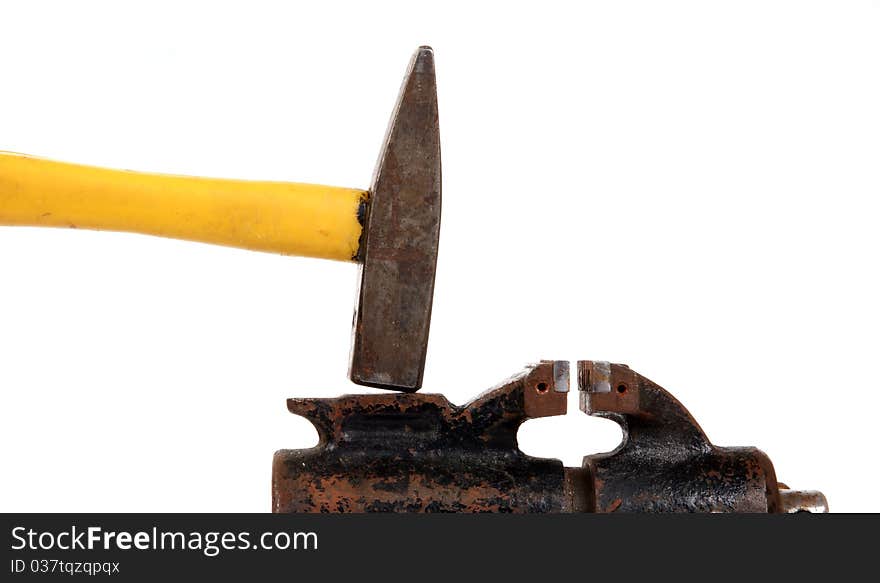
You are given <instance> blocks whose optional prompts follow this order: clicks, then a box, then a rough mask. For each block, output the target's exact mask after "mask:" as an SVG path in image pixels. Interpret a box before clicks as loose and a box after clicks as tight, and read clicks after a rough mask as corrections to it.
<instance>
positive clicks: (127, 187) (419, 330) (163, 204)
mask: <svg viewBox="0 0 880 583" xmlns="http://www.w3.org/2000/svg"><path fill="white" fill-rule="evenodd" d="M0 225H7V226H13V225H23V226H45V227H66V228H83V229H96V230H110V231H127V232H133V233H143V234H148V235H158V236H163V237H173V238H178V239H187V240H191V241H200V242H204V243H215V244H219V245H228V246H232V247H240V248H245V249H252V250H256V251H269V252H275V253H281V254H284V255H300V256H306V257H317V258H323V259H335V260H341V261H357V262H359V263H361V264H362V268H361V286H360V290H359V293H358V298H359V299H358V306H356V310H355V321H354V333H353V337H354V338H353V346H352V359H351V370H350V376H351V379H352V380H353V381H354V382H356V383H360V384H365V385H370V386H376V387H382V388H387V389H397V390H404V391H416V390H418V389H419V388H420V387H421V382H422V373H423V371H424V365H425V352H426V349H427V342H428V328H429V324H430V319H431V303H432V300H433V295H434V271H435V267H436V262H437V244H438V240H439V232H440V231H439V229H440V141H439V132H438V125H437V94H436V86H435V82H434V56H433V52H432V51H431V49H430V48H428V47H422V48H420V49H419V50H418V51H417V52H416V54H415V56H414V57H413V59H412V62H411V63H410V67H409V70H408V72H407V76H406V78H405V79H404V83H403V89H402V90H401V94H400V98H399V100H398V102H397V106H396V108H395V111H394V114H393V115H392V118H391V123H390V125H389V129H388V134H387V136H386V140H385V144H384V147H383V149H382V154H381V156H380V158H379V164H378V167H377V169H376V172H375V176H374V178H373V186H372V188H371V190H370V191H364V190H358V189H353V188H338V187H330V186H319V185H312V184H298V183H286V182H260V181H246V180H228V179H213V178H195V177H185V176H171V175H163V174H145V173H138V172H129V171H122V170H108V169H103V168H94V167H90V166H81V165H76V164H66V163H62V162H53V161H50V160H44V159H40V158H34V157H30V156H26V155H22V154H13V153H8V152H0Z"/></svg>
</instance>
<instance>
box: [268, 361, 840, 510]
mask: <svg viewBox="0 0 880 583" xmlns="http://www.w3.org/2000/svg"><path fill="white" fill-rule="evenodd" d="M568 385H569V380H568V363H567V362H564V361H544V362H542V363H540V364H538V365H535V366H534V367H531V368H529V369H527V370H526V372H524V373H522V374H520V375H518V376H516V377H513V378H512V379H510V380H508V381H506V382H505V383H502V384H501V385H499V386H498V387H497V388H495V389H492V390H490V391H488V392H486V393H484V394H483V395H481V396H480V397H478V398H477V399H475V400H474V401H472V402H471V403H469V404H468V405H465V406H463V407H457V406H455V405H452V404H450V403H449V402H448V401H447V400H446V398H445V397H443V396H442V395H431V394H427V395H415V394H388V395H349V396H346V397H340V398H338V399H290V400H289V401H288V408H289V409H290V411H292V412H293V413H296V414H298V415H302V416H304V417H306V418H308V419H309V420H310V421H311V422H312V423H313V424H314V425H315V427H316V428H317V429H318V434H319V436H320V441H319V443H318V445H317V446H316V447H314V448H312V449H307V450H282V451H279V452H277V453H276V454H275V460H274V465H273V477H272V509H273V511H274V512H520V513H523V512H603V513H607V512H761V513H764V512H771V513H788V512H827V510H828V504H827V502H826V501H825V497H824V496H823V495H822V494H821V493H819V492H813V491H793V490H790V489H789V488H788V487H787V486H786V485H785V484H781V483H779V482H777V481H776V474H775V471H774V469H773V464H772V463H771V462H770V460H769V458H768V457H767V456H766V455H765V454H764V453H763V452H761V451H760V450H758V449H755V448H753V447H717V446H715V445H713V444H712V443H710V442H709V440H708V439H707V438H706V436H705V434H704V433H703V431H702V430H701V429H700V427H699V425H698V424H697V422H696V421H695V420H694V419H693V417H691V415H690V413H688V411H687V409H685V408H684V406H683V405H681V403H679V402H678V401H677V400H676V399H675V398H674V397H673V396H672V395H670V394H669V393H668V392H666V391H665V390H664V389H663V388H661V387H660V386H658V385H656V384H655V383H653V382H652V381H650V380H648V379H647V378H645V377H643V376H641V375H639V374H638V373H635V372H633V371H632V370H630V369H629V368H628V367H626V366H625V365H620V364H611V363H607V362H592V361H581V362H579V363H578V385H579V388H580V400H581V408H582V409H583V410H584V411H585V412H587V413H589V414H591V415H597V416H601V417H607V418H609V419H612V420H614V421H616V422H617V423H618V424H620V426H621V428H622V429H623V440H622V442H621V444H620V445H619V446H618V447H617V448H616V449H615V450H614V451H612V452H609V453H603V454H597V455H590V456H587V457H585V458H584V461H583V465H582V467H579V468H565V467H563V465H562V463H561V462H560V461H558V460H553V459H538V458H533V457H530V456H528V455H526V454H524V453H522V452H521V451H520V450H519V448H518V447H517V441H516V433H517V430H518V428H519V426H520V425H521V424H522V423H523V422H524V421H525V420H526V419H529V418H534V417H544V416H552V415H561V414H563V413H565V410H566V394H567V391H568Z"/></svg>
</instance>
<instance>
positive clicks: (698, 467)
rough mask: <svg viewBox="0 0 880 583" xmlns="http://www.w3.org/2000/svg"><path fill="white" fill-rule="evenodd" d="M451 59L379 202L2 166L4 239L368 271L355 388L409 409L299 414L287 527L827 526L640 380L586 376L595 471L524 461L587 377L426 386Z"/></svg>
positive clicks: (287, 487) (420, 78)
mask: <svg viewBox="0 0 880 583" xmlns="http://www.w3.org/2000/svg"><path fill="white" fill-rule="evenodd" d="M438 125H439V124H438V115H437V92H436V81H435V73H434V57H433V51H432V50H431V49H430V48H428V47H421V48H420V49H419V50H417V51H416V53H415V55H414V57H413V59H412V60H411V62H410V65H409V68H408V71H407V74H406V76H405V78H404V82H403V86H402V89H401V92H400V96H399V98H398V101H397V105H396V106H395V109H394V112H393V114H392V117H391V122H390V124H389V127H388V133H387V135H386V138H385V142H384V145H383V148H382V153H381V155H380V157H379V163H378V165H377V167H376V171H375V175H374V177H373V182H372V186H371V188H370V189H369V190H357V189H351V188H338V187H324V186H317V185H304V184H296V183H281V182H256V181H237V180H223V179H207V178H192V177H180V176H168V175H158V174H142V173H135V172H127V171H118V170H106V169H101V168H92V167H87V166H78V165H73V164H64V163H59V162H52V161H48V160H42V159H39V158H32V157H29V156H24V155H21V154H10V153H3V152H0V225H25V226H49V227H68V228H71V227H72V228H89V229H107V230H117V231H130V232H137V233H143V234H152V235H160V236H167V237H177V238H182V239H189V240H196V241H202V242H208V243H216V244H223V245H231V246H235V247H242V248H247V249H253V250H258V251H271V252H277V253H282V254H287V255H301V256H311V257H318V258H325V259H335V260H341V261H354V262H356V263H358V264H359V265H360V270H361V277H360V287H359V291H358V303H357V306H356V310H355V317H354V331H353V343H352V352H351V360H350V369H349V377H350V378H351V380H352V381H354V382H355V383H358V384H362V385H368V386H373V387H380V388H385V389H392V390H395V391H402V392H397V393H388V394H370V395H349V396H344V397H339V398H334V399H290V400H289V401H288V408H289V409H290V411H291V412H293V413H296V414H298V415H302V416H304V417H306V418H307V419H309V420H310V421H311V422H312V423H313V424H314V425H315V427H316V428H317V430H318V434H319V438H320V441H319V443H318V445H317V446H316V447H314V448H311V449H306V450H282V451H279V452H277V453H276V454H275V459H274V464H273V472H272V510H273V511H274V512H517V513H525V512H544V513H548V512H569V513H575V512H770V513H785V512H799V511H809V512H824V511H827V503H826V501H825V498H824V496H823V495H822V494H821V493H818V492H810V491H793V490H790V489H789V488H788V487H787V486H785V485H784V484H782V483H780V482H778V481H777V479H776V475H775V472H774V470H773V465H772V464H771V463H770V460H769V459H768V458H767V456H766V455H765V454H764V453H762V452H761V451H759V450H757V449H755V448H747V447H746V448H726V447H717V446H715V445H713V444H712V443H710V442H709V440H708V439H707V438H706V436H705V434H704V433H703V431H702V430H701V429H700V427H699V425H697V423H696V421H694V419H693V418H692V417H691V415H690V414H689V413H688V411H687V410H686V409H685V408H684V407H683V406H682V405H681V404H680V403H679V402H678V401H676V400H675V398H673V397H672V396H671V395H670V394H669V393H668V392H666V391H665V390H664V389H662V388H661V387H659V386H658V385H656V384H654V383H653V382H651V381H650V380H648V379H646V378H645V377H643V376H641V375H639V374H637V373H635V372H633V371H631V370H630V369H629V368H628V367H626V366H623V365H618V364H609V363H607V362H593V361H582V362H579V363H578V385H579V389H580V397H581V399H580V406H581V409H582V410H583V411H584V412H585V413H588V414H590V415H596V416H600V417H607V418H609V419H612V420H614V421H616V422H617V423H618V424H619V425H620V426H621V428H622V429H623V441H622V443H621V444H620V445H619V446H618V447H617V449H615V450H614V451H612V452H610V453H605V454H598V455H589V456H587V457H585V458H584V461H583V465H582V466H581V467H580V468H566V467H564V466H563V464H562V462H560V461H559V460H555V459H538V458H534V457H530V456H528V455H526V454H524V453H523V452H522V451H520V450H519V448H518V446H517V439H516V434H517V430H518V429H519V426H520V425H521V424H522V423H523V422H524V421H526V420H527V419H531V418H536V417H546V416H552V415H562V414H564V413H565V412H566V396H567V393H568V388H569V364H568V363H567V362H563V361H543V362H541V363H539V364H537V365H534V366H532V367H530V368H528V369H527V370H526V371H525V372H523V373H522V374H520V375H517V376H515V377H513V378H512V379H510V380H508V381H506V382H504V383H503V384H501V385H499V386H498V387H497V388H494V389H492V390H490V391H488V392H486V393H484V394H483V395H481V396H479V397H477V398H476V399H475V400H473V401H472V402H470V403H468V404H467V405H465V406H462V407H459V406H455V405H452V404H450V403H449V402H448V401H447V400H446V398H445V397H443V396H442V395H432V394H415V391H417V390H418V389H419V388H420V387H421V385H422V376H423V371H424V364H425V357H426V349H427V344H428V330H429V324H430V317H431V306H432V301H433V291H434V273H435V268H436V261H437V249H438V241H439V229H440V192H441V184H440V139H439V128H438Z"/></svg>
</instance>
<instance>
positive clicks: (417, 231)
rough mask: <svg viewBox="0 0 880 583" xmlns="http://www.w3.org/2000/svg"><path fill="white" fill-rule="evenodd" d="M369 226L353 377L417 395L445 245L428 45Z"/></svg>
mask: <svg viewBox="0 0 880 583" xmlns="http://www.w3.org/2000/svg"><path fill="white" fill-rule="evenodd" d="M364 221H365V223H364V231H363V235H362V237H363V239H362V242H361V245H360V251H359V257H358V259H359V260H360V263H361V274H360V275H361V281H360V288H359V290H358V304H357V307H356V308H355V316H354V331H353V336H354V338H353V343H352V351H351V367H350V369H349V376H350V378H351V380H352V381H354V382H355V383H358V384H360V385H367V386H371V387H380V388H383V389H393V390H400V391H406V392H414V391H417V390H418V389H419V388H421V386H422V375H423V373H424V369H425V354H426V352H427V348H428V330H429V328H430V324H431V303H432V301H433V298H434V272H435V270H436V266H437V247H438V243H439V239H440V130H439V125H438V116H437V86H436V81H435V77H434V53H433V51H432V50H431V48H430V47H421V48H419V49H418V50H417V51H416V53H415V55H414V56H413V58H412V60H411V61H410V65H409V69H408V71H407V74H406V77H405V78H404V81H403V86H402V88H401V90H400V96H399V97H398V100H397V105H396V107H395V109H394V113H393V114H392V116H391V122H390V123H389V125H388V132H387V134H386V136H385V143H384V146H383V148H382V153H381V155H380V156H379V162H378V164H377V166H376V171H375V174H374V176H373V186H372V188H371V189H370V200H369V203H368V204H367V206H366V216H365V217H364Z"/></svg>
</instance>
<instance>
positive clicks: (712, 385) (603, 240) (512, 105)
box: [0, 0, 880, 512]
mask: <svg viewBox="0 0 880 583" xmlns="http://www.w3.org/2000/svg"><path fill="white" fill-rule="evenodd" d="M878 16H880V8H878V4H877V2H873V3H872V2H803V1H792V2H742V1H740V2H729V3H712V2H708V3H707V2H663V3H657V2H613V3H611V2H609V3H585V2H571V3H559V2H548V1H543V2H534V3H528V4H521V3H516V2H510V1H507V2H497V3H477V2H467V3H466V2H461V3H452V2H446V3H443V2H422V3H416V2H412V1H408V2H399V3H390V2H308V3H301V4H300V3H292V2H286V3H280V2H279V3H265V2H240V3H236V4H227V3H220V2H205V3H197V2H190V3H179V2H157V1H155V0H154V1H151V2H141V3H134V2H126V3H121V2H77V3H71V2H57V3H51V2H35V1H32V2H4V3H3V4H0V54H2V55H3V58H2V66H0V149H5V150H12V151H18V152H25V153H29V154H33V155H39V156H44V157H49V158H55V159H60V160H66V161H71V162H80V163H86V164H94V165H102V166H109V167H117V168H129V169H138V170H147V171H158V172H168V173H177V174H193V175H207V176H221V177H233V178H252V179H281V180H292V181H300V182H315V183H323V184H331V185H339V186H353V187H362V188H366V187H367V186H368V185H369V179H370V175H371V173H372V168H373V164H374V162H375V160H376V157H377V155H378V150H379V146H380V142H381V139H382V136H383V133H384V131H385V124H386V122H387V119H388V116H389V114H390V111H391V107H392V105H393V102H394V99H395V98H396V94H397V90H398V87H399V83H400V80H401V77H402V75H403V72H404V68H405V66H406V63H407V61H408V59H409V56H410V54H411V52H412V51H413V50H414V49H415V48H416V47H417V46H418V45H420V44H431V45H433V47H434V49H435V51H436V63H437V77H438V83H439V98H440V117H441V135H442V146H443V172H444V176H443V195H444V200H443V205H444V207H443V229H442V237H441V246H440V253H441V254H440V260H439V266H438V272H437V287H436V296H435V301H434V302H435V303H434V317H433V324H432V330H431V342H430V347H429V353H428V354H429V356H428V365H427V370H426V374H425V389H424V390H425V391H442V392H445V393H446V394H447V396H448V397H449V398H450V399H451V400H453V401H454V402H457V403H464V402H466V401H467V400H468V399H469V398H471V397H473V396H475V395H476V394H478V393H479V392H481V391H482V390H484V389H485V388H487V387H489V386H491V385H493V384H495V383H496V382H498V381H500V380H502V379H503V378H505V377H507V376H508V375H510V374H513V373H515V372H517V371H518V370H520V369H521V368H522V367H523V366H524V365H525V364H527V363H529V362H533V361H536V360H539V359H542V358H547V359H570V360H576V359H596V360H612V361H616V362H624V363H628V364H629V365H630V366H632V367H633V368H634V369H635V370H637V371H639V372H641V373H642V374H644V375H646V376H648V377H649V378H651V379H653V380H655V381H656V382H658V383H659V384H661V385H662V386H664V387H666V388H667V389H668V390H670V391H671V392H672V393H673V394H674V395H676V396H677V397H678V398H679V399H680V400H681V401H682V402H683V403H684V404H685V405H686V406H687V407H688V408H689V409H690V411H691V412H692V413H693V415H694V416H695V417H696V419H697V420H698V421H699V422H700V423H701V425H702V427H703V428H704V429H705V430H706V432H707V433H708V435H709V437H710V438H711V439H712V440H713V442H715V443H717V444H720V445H756V446H758V447H760V448H762V449H763V450H764V451H766V452H767V453H768V454H769V455H770V457H771V459H772V460H773V461H774V462H775V464H776V469H777V473H778V475H779V478H780V480H782V481H785V482H787V483H788V484H789V485H790V486H793V487H796V488H807V489H821V490H823V491H824V492H825V493H826V495H827V496H828V499H829V501H830V503H831V508H832V510H835V511H877V510H880V498H878V497H877V496H876V495H874V494H873V493H872V491H873V490H874V488H875V485H876V484H877V482H878V480H880V470H878V465H877V464H876V456H877V445H878V439H877V431H878V429H877V424H876V412H877V410H878V408H880V384H878V381H877V377H878V373H880V362H878V352H880V350H878V349H880V342H878V330H880V307H878V295H880V279H878V249H880V245H878V244H880V233H878V229H877V218H878V210H880V207H878V195H880V177H878V159H880V158H878V155H880V146H878V140H880V138H878V136H880V123H878V104H880V87H878V72H880V68H878V63H880V60H878V56H880V34H878V31H880V18H878ZM0 274H2V275H0V277H2V285H0V395H2V401H0V444H2V445H0V468H2V469H0V510H2V511H52V512H54V511H109V512H113V511H145V512H148V511H258V512H262V511H267V510H268V509H269V487H270V464H271V459H272V453H273V452H274V451H275V450H276V449H280V448H295V447H307V446H310V445H312V444H313V443H314V442H315V440H316V433H315V432H314V430H313V429H312V428H311V426H310V425H309V424H308V422H306V421H304V420H302V419H299V418H296V417H294V416H293V415H290V414H289V413H287V411H286V408H285V398H287V397H290V396H327V397H329V396H335V395H339V394H342V393H346V392H357V391H361V390H364V389H361V388H359V387H357V386H355V385H353V384H351V383H349V382H348V380H347V377H346V370H347V359H348V350H349V339H350V320H351V312H352V308H353V302H354V291H355V281H356V277H357V269H356V266H355V265H353V264H344V263H335V262H328V261H320V260H311V259H300V258H286V257H281V256H273V255H268V254H260V253H251V252H246V251H240V250H235V249H227V248H222V247H212V246H208V245H201V244H195V243H187V242H178V241H172V240H163V239H157V238H150V237H144V236H138V235H128V234H114V233H96V232H86V231H74V230H50V229H25V228H3V229H0ZM576 394H577V393H576V391H573V392H572V393H571V395H570V396H571V402H570V407H569V408H570V412H569V414H568V415H567V416H566V417H560V418H548V419H541V420H536V421H530V422H528V423H527V424H526V425H525V426H524V427H523V429H522V430H521V432H520V442H521V447H522V448H523V449H524V450H525V451H526V452H527V453H530V454H534V455H541V456H552V457H558V458H561V459H562V460H563V461H564V462H565V463H566V464H567V465H579V464H580V460H581V457H582V456H583V455H586V454H590V453H596V452H600V451H607V450H610V449H612V448H613V447H615V445H616V444H617V442H618V440H619V438H620V431H619V430H618V428H617V426H616V425H614V424H613V423H612V422H610V421H607V420H601V419H592V418H589V417H587V416H586V415H584V414H583V413H581V412H580V411H579V410H578V409H577V405H576Z"/></svg>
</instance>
